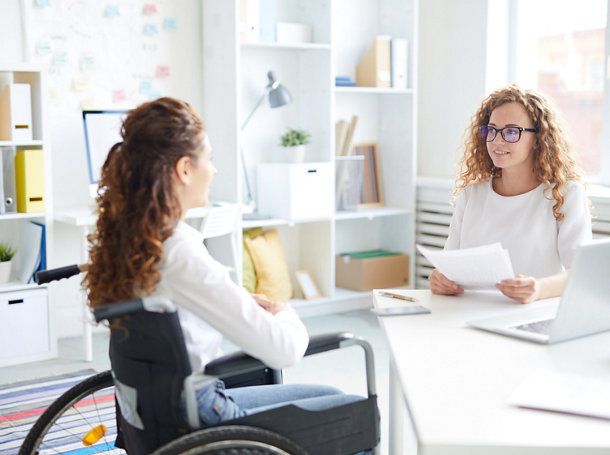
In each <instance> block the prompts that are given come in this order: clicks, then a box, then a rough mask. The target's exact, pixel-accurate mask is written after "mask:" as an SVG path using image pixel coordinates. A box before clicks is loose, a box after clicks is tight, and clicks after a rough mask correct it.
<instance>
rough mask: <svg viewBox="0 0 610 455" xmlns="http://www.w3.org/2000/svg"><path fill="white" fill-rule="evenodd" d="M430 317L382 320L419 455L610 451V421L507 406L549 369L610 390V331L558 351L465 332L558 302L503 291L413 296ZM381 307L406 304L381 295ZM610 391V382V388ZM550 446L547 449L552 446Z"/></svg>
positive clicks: (558, 346) (377, 300) (414, 293)
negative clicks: (479, 321)
mask: <svg viewBox="0 0 610 455" xmlns="http://www.w3.org/2000/svg"><path fill="white" fill-rule="evenodd" d="M402 292H403V293H404V294H406V295H411V296H414V297H417V298H418V299H419V300H420V302H419V303H421V304H423V305H424V306H426V307H428V308H430V309H431V310H432V313H431V314H422V315H414V316H392V317H384V318H380V322H381V326H382V327H383V330H384V331H385V335H386V338H387V340H388V346H389V349H390V355H391V358H392V360H393V362H394V367H395V369H394V372H395V373H394V374H396V375H397V376H398V377H397V378H396V379H397V381H398V383H399V384H400V387H401V389H402V392H403V393H404V397H405V399H406V405H407V408H408V411H409V414H410V417H411V420H412V422H413V425H414V427H415V433H416V436H417V439H418V446H419V455H429V454H435V455H437V454H449V453H451V454H453V455H458V454H460V455H461V454H483V453H485V454H487V453H490V454H491V453H493V454H502V455H504V454H509V453H510V454H519V455H523V454H541V453H545V454H551V453H553V454H554V453H558V452H555V451H554V450H551V451H549V449H548V448H552V449H553V448H558V447H561V448H563V449H562V451H561V452H560V453H561V454H568V453H569V454H573V453H574V454H576V453H578V454H582V453H583V452H584V451H585V449H590V451H589V450H586V452H587V453H610V421H608V420H601V419H595V418H590V417H580V416H572V415H568V414H560V413H552V412H547V411H538V410H531V409H522V408H518V407H515V406H512V405H510V404H509V403H508V398H509V397H510V395H511V394H512V393H513V391H514V390H515V389H516V388H517V387H518V386H519V385H520V384H521V383H522V382H523V381H524V380H525V379H526V378H528V377H529V376H530V375H531V374H532V373H533V372H534V371H536V370H537V369H538V368H540V367H549V368H550V367H552V368H553V369H555V370H560V371H562V372H564V371H565V372H566V373H580V374H583V373H584V374H588V375H589V374H590V375H594V376H595V377H605V378H607V379H608V383H609V384H610V332H605V333H602V334H598V335H593V336H590V337H586V338H581V339H577V340H573V341H567V342H564V343H559V344H555V345H551V346H545V345H538V344H535V343H531V342H527V341H521V340H517V339H513V338H510V337H505V336H502V335H497V334H493V333H487V332H484V331H480V330H477V329H473V328H470V327H468V326H466V324H465V322H466V321H468V320H471V319H476V318H482V317H488V316H494V315H497V314H500V313H502V312H509V311H519V310H520V309H524V310H525V309H527V308H532V307H533V306H541V305H556V304H557V301H558V299H550V300H546V301H540V302H535V303H533V304H529V305H520V304H518V303H516V302H514V301H511V300H509V299H507V298H505V297H504V296H502V295H501V294H496V293H466V294H465V295H462V296H457V297H446V296H436V295H431V293H430V292H429V291H423V290H405V291H402ZM374 300H375V302H374V304H375V306H377V307H385V306H392V305H397V304H400V303H403V304H404V303H405V302H402V301H399V300H396V299H391V298H388V297H381V296H378V295H377V294H375V297H374ZM609 387H610V385H609ZM544 448H547V449H544Z"/></svg>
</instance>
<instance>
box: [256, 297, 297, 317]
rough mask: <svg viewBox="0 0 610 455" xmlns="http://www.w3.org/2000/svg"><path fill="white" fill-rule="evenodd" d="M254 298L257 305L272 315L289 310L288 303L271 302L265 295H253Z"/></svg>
mask: <svg viewBox="0 0 610 455" xmlns="http://www.w3.org/2000/svg"><path fill="white" fill-rule="evenodd" d="M252 297H254V300H256V303H258V304H259V305H260V306H261V307H262V308H264V309H265V310H267V311H268V312H269V313H271V314H276V313H279V312H280V311H283V310H286V309H288V308H289V307H288V304H287V303H285V302H274V301H272V300H269V299H268V298H267V296H266V295H265V294H252Z"/></svg>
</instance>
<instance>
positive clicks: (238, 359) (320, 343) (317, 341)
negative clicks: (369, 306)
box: [205, 332, 354, 376]
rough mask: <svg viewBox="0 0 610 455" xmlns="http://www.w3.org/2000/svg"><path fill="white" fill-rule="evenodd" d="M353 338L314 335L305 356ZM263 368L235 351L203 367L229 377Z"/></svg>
mask: <svg viewBox="0 0 610 455" xmlns="http://www.w3.org/2000/svg"><path fill="white" fill-rule="evenodd" d="M353 338H354V335H352V334H351V333H348V332H340V333H331V334H324V335H314V336H312V337H310V339H309V346H308V347H307V350H306V351H305V355H306V356H308V355H312V354H318V353H319V352H324V351H330V350H332V349H339V348H340V347H341V342H343V341H347V340H352V339H353ZM265 366H266V365H265V364H264V363H263V362H261V361H260V360H258V359H255V358H254V357H252V356H250V355H248V354H246V353H245V352H243V351H237V352H233V353H230V354H227V355H224V356H222V357H219V358H217V359H215V360H212V361H211V362H210V363H208V364H207V365H206V366H205V374H208V375H211V376H225V375H227V374H228V375H231V374H234V373H243V372H246V371H250V370H256V369H258V368H264V367H265Z"/></svg>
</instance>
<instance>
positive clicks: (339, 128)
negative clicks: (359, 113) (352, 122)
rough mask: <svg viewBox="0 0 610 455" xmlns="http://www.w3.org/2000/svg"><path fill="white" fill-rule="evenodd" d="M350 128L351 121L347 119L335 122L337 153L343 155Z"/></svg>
mask: <svg viewBox="0 0 610 455" xmlns="http://www.w3.org/2000/svg"><path fill="white" fill-rule="evenodd" d="M348 130H349V122H348V121H347V120H343V119H341V120H339V121H337V123H335V154H336V155H337V156H341V154H342V153H343V144H344V143H345V138H346V136H347V131H348Z"/></svg>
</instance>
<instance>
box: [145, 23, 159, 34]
mask: <svg viewBox="0 0 610 455" xmlns="http://www.w3.org/2000/svg"><path fill="white" fill-rule="evenodd" d="M144 34H145V35H147V36H154V35H157V34H159V30H158V29H157V24H153V23H151V22H148V23H146V24H144Z"/></svg>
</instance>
